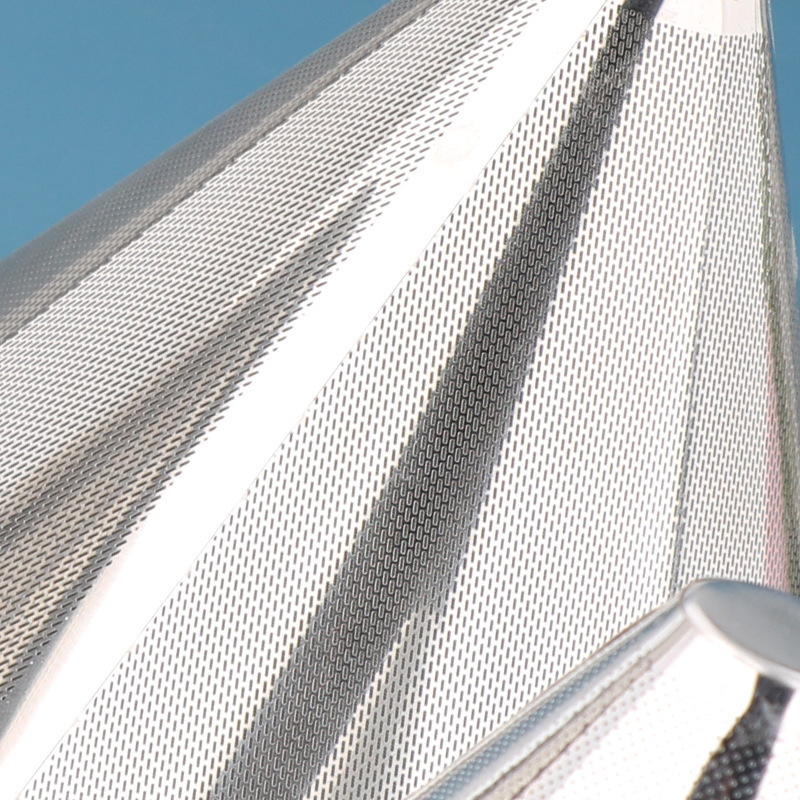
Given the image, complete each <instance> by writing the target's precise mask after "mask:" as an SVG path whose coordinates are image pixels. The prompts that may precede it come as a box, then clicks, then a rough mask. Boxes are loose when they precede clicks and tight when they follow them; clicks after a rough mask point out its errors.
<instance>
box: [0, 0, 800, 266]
mask: <svg viewBox="0 0 800 800" xmlns="http://www.w3.org/2000/svg"><path fill="white" fill-rule="evenodd" d="M381 5H382V2H381V0H338V2H337V1H336V0H290V2H280V3H278V2H276V0H239V1H238V2H236V3H229V2H224V1H223V0H192V1H191V2H189V0H68V2H64V0H16V2H15V1H14V0H7V1H6V2H0V257H2V256H4V255H6V254H8V253H9V252H11V251H12V250H14V249H16V248H17V247H20V246H21V245H23V244H25V242H27V241H28V240H29V239H31V238H33V237H34V236H36V235H37V234H39V233H41V232H42V231H43V230H45V229H46V228H48V227H49V226H50V225H52V224H54V223H55V222H58V221H59V220H60V219H61V218H62V217H64V216H66V215H67V214H68V213H70V212H71V211H74V210H75V209H76V208H78V207H80V206H81V205H83V204H84V203H85V202H87V201H88V200H90V199H91V198H92V197H94V196H95V195H97V194H99V193H100V192H102V191H103V190H104V189H107V188H108V187H110V186H112V185H113V184H114V183H116V182H117V181H118V180H120V179H121V178H123V177H125V176H126V175H127V174H129V173H130V172H132V171H133V170H135V169H136V168H137V167H139V166H141V165H142V164H145V163H146V162H147V161H149V160H150V159H152V158H154V157H155V156H157V155H158V154H159V153H161V152H162V151H164V150H165V149H167V148H168V147H170V146H171V145H173V144H175V143H176V142H178V141H179V140H180V139H182V138H184V137H185V136H187V135H189V134H190V133H192V132H193V131H194V130H195V129H196V128H198V127H200V126H201V125H202V124H204V123H205V122H208V121H209V120H210V119H211V118H213V117H215V116H216V115H217V114H220V113H221V112H223V111H225V110H226V109H227V108H229V107H230V106H231V105H233V104H234V103H236V102H237V101H239V100H241V99H242V98H243V97H245V96H246V95H248V94H250V92H252V91H255V90H256V89H257V88H259V87H260V86H262V85H263V84H265V83H267V82H268V81H270V80H271V79H272V78H274V77H276V76H277V75H279V74H280V73H281V72H283V71H284V70H285V69H287V68H288V67H290V66H292V65H293V64H294V63H296V62H297V61H299V60H301V59H302V58H303V57H305V56H306V55H308V54H309V53H311V52H313V51H314V50H316V49H317V48H318V47H321V46H322V45H324V44H325V43H326V42H328V41H329V40H330V39H332V38H333V37H334V36H336V35H338V34H339V33H342V32H343V31H345V30H346V29H347V28H349V27H350V26H351V25H354V24H355V23H356V22H358V21H359V20H360V19H362V18H363V17H365V16H366V15H368V14H369V13H371V12H372V11H374V10H376V9H377V8H378V7H380V6H381ZM773 18H774V22H775V39H776V72H777V83H778V92H779V108H780V114H781V128H782V133H783V141H784V158H785V161H786V167H787V174H788V181H789V195H790V200H791V199H794V203H793V217H794V223H795V229H796V230H798V231H800V217H799V216H798V215H799V214H800V208H799V207H800V138H799V137H798V136H797V134H796V133H795V131H796V129H797V125H798V120H800V86H798V83H797V81H796V76H798V74H799V72H798V70H799V69H800V47H798V44H797V37H798V32H799V31H800V2H798V0H773Z"/></svg>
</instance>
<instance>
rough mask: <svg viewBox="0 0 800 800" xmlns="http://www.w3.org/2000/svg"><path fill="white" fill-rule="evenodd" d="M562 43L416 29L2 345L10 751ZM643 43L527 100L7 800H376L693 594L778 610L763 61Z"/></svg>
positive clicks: (772, 147)
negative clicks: (305, 336) (315, 347)
mask: <svg viewBox="0 0 800 800" xmlns="http://www.w3.org/2000/svg"><path fill="white" fill-rule="evenodd" d="M558 4H559V3H558V0H540V1H538V2H537V1H534V0H506V1H505V2H492V3H480V2H473V1H472V0H440V2H438V3H434V4H433V5H432V7H431V8H430V9H429V10H428V11H427V12H426V13H425V14H424V15H421V16H420V17H419V18H418V19H417V20H416V21H413V22H410V23H409V24H407V25H406V26H405V27H403V28H402V30H400V31H399V32H397V33H396V34H395V35H394V36H392V37H391V38H390V39H389V40H388V41H386V42H385V43H384V44H383V45H382V46H381V47H380V48H376V49H373V50H372V51H371V52H370V54H369V55H367V56H366V57H365V58H364V59H363V60H362V61H360V62H359V63H358V64H357V65H356V66H353V67H352V68H351V69H350V70H349V71H347V72H346V73H344V74H342V75H341V76H340V77H338V79H337V80H335V81H332V82H331V83H330V85H328V86H327V88H324V89H323V90H321V91H320V92H319V93H318V94H317V95H316V96H315V97H314V98H313V99H310V100H309V101H308V102H307V103H306V104H305V105H304V106H303V107H302V108H299V109H298V110H297V111H296V112H295V113H293V114H291V115H290V116H288V117H287V118H286V119H285V120H284V121H283V122H282V124H280V125H279V126H277V127H275V128H274V130H271V131H270V132H268V133H267V134H266V135H263V136H262V138H260V139H259V140H258V141H257V142H256V143H254V144H253V145H252V146H251V147H250V148H249V149H248V150H247V151H246V152H244V153H242V155H240V156H239V157H238V158H237V160H236V161H234V163H232V164H231V165H230V166H228V167H227V168H226V169H224V170H222V171H220V172H219V174H217V175H216V176H215V177H213V178H212V179H210V180H209V181H208V182H207V183H206V184H205V185H204V186H203V187H202V188H201V189H200V190H198V191H197V192H195V193H194V194H193V195H191V196H190V197H188V198H187V199H185V200H184V201H183V202H181V203H180V204H179V205H178V206H177V207H176V208H175V209H174V210H173V211H172V212H171V213H169V214H167V215H166V216H164V217H163V219H161V220H160V221H158V222H157V223H156V224H154V225H152V226H151V227H150V228H148V229H147V230H146V231H144V232H143V233H142V235H141V236H140V237H139V238H138V239H137V240H136V241H133V242H132V243H130V244H129V245H128V246H126V247H123V248H122V249H121V250H120V251H119V252H118V253H117V254H116V255H114V256H113V258H111V260H110V261H108V263H106V264H105V265H104V266H102V267H100V268H99V269H96V270H95V271H94V272H92V273H91V274H90V275H88V276H87V277H86V278H85V279H84V280H83V281H82V282H81V283H80V284H79V285H78V286H77V287H76V288H74V289H73V290H72V291H70V292H68V293H67V294H64V295H63V296H62V297H61V298H60V299H59V300H57V301H56V302H54V303H52V305H50V306H49V307H48V308H47V310H46V311H45V312H43V313H41V314H39V315H38V316H37V317H36V318H35V319H33V320H32V321H31V322H30V323H29V324H28V325H27V326H25V327H24V328H23V329H21V330H20V331H19V332H18V333H17V334H16V335H15V336H14V337H13V338H11V339H9V340H7V341H6V342H5V343H4V344H3V345H2V347H1V348H0V369H2V370H3V373H4V377H3V381H4V384H6V385H8V386H10V387H12V390H11V391H9V392H8V393H7V394H4V395H3V397H2V399H0V402H1V403H2V404H3V406H4V407H3V409H2V415H0V437H2V439H1V440H2V442H3V450H2V452H3V456H4V458H6V459H7V461H6V466H5V467H4V477H5V478H6V483H7V491H6V492H4V495H3V497H2V499H0V503H2V508H3V514H4V518H5V519H6V521H7V527H6V533H5V534H4V536H5V539H4V540H3V551H2V557H3V558H4V559H5V562H4V563H3V564H2V565H0V575H1V576H2V577H0V597H2V602H3V603H4V605H3V609H2V610H3V613H4V616H3V618H2V619H3V623H2V626H0V676H2V678H3V680H4V687H5V688H4V695H3V697H4V698H5V703H6V707H7V708H8V712H7V719H8V720H10V721H13V718H14V714H15V713H16V710H17V703H18V698H19V697H21V694H22V693H21V689H23V688H25V687H26V686H28V685H29V684H30V683H31V682H32V681H33V680H34V678H35V677H36V675H37V674H38V673H37V672H36V670H35V669H34V668H32V667H37V666H38V665H39V664H41V663H46V657H47V653H48V648H49V647H51V646H52V643H53V642H54V641H55V640H56V637H57V636H58V635H59V633H60V632H61V631H62V630H63V626H64V621H65V620H66V618H67V617H68V615H69V614H70V613H71V612H72V611H73V610H74V609H75V608H77V607H78V606H79V604H80V599H81V597H82V596H83V595H84V594H86V592H87V591H88V590H89V589H90V588H91V586H92V584H93V581H94V578H95V576H96V574H97V573H99V572H100V571H101V570H103V569H104V568H105V566H106V564H107V563H108V562H109V561H110V560H112V559H113V557H114V554H115V553H117V552H118V551H119V552H120V555H119V556H118V557H117V560H119V559H124V558H125V554H126V550H125V547H126V545H125V541H126V539H127V537H128V536H129V534H130V533H131V532H135V531H136V530H137V526H139V525H140V524H141V520H142V519H143V518H144V517H146V516H147V513H149V510H150V509H153V508H155V509H156V510H158V504H159V502H160V498H161V495H162V492H163V491H165V488H168V487H169V485H170V483H171V482H172V481H174V480H175V479H176V476H179V475H180V474H182V471H184V472H185V471H186V469H188V467H187V464H188V465H191V461H192V457H193V455H192V454H193V452H194V450H195V448H196V446H197V445H198V443H199V442H202V441H203V440H204V437H206V435H207V432H208V431H209V430H210V429H211V428H212V427H213V426H214V425H216V424H217V422H218V421H219V420H220V419H223V418H224V417H225V415H226V413H228V412H227V411H226V407H227V404H228V403H229V402H231V398H232V397H234V396H243V395H246V394H247V392H248V391H250V389H249V388H248V380H249V379H250V376H251V375H252V374H253V372H254V371H255V369H256V367H257V365H258V364H259V363H260V359H262V358H263V357H264V356H265V354H269V353H270V352H273V351H279V350H280V349H281V347H284V346H285V341H286V339H287V337H291V331H292V329H293V325H294V324H295V323H296V321H297V320H298V319H302V317H303V315H304V314H305V313H306V312H307V309H309V308H312V307H313V304H314V303H315V302H316V301H315V298H316V297H324V295H325V292H326V291H328V288H327V287H328V286H329V281H330V280H331V279H332V276H334V275H335V274H336V271H337V270H338V269H339V265H340V264H346V263H347V260H348V258H354V257H356V256H357V254H358V249H359V247H360V242H361V241H362V239H363V237H365V236H366V235H368V233H369V230H370V227H371V226H373V225H375V224H376V221H379V220H380V218H381V215H384V214H388V213H389V211H387V209H389V210H391V203H392V202H393V197H394V196H395V193H396V192H399V191H400V189H399V188H398V187H401V186H402V184H403V182H404V181H405V180H407V178H408V175H409V174H411V173H412V172H413V170H414V169H415V168H416V166H417V165H418V164H420V163H421V162H422V161H423V159H424V158H425V157H426V155H427V154H429V153H430V152H431V150H432V147H433V144H434V142H435V140H436V139H437V137H438V136H439V135H440V134H441V132H442V131H443V130H444V129H446V127H447V125H448V123H449V121H450V120H451V119H452V118H453V117H454V116H455V115H456V114H457V113H458V111H459V109H460V108H461V107H462V106H463V105H464V104H465V103H466V102H467V101H468V97H469V96H470V94H471V93H472V92H474V90H475V87H476V86H477V85H479V84H480V82H481V80H482V79H483V78H484V77H485V76H487V75H490V73H491V70H492V69H493V68H494V65H495V62H496V61H497V60H498V59H499V58H500V56H501V54H502V53H503V52H504V50H505V49H507V48H508V47H509V46H510V45H511V44H512V43H513V41H514V40H515V38H516V37H517V36H519V35H521V32H523V31H524V30H525V28H526V26H530V25H534V24H535V23H536V21H537V19H538V17H537V11H538V10H539V9H540V8H542V7H548V6H553V5H558ZM658 7H659V4H658V3H656V2H651V3H647V2H640V1H638V0H637V2H628V3H621V2H614V1H612V2H609V3H607V4H606V5H605V6H604V8H603V10H602V12H601V13H600V14H599V16H598V17H597V18H596V19H595V21H594V22H593V23H592V25H591V26H590V28H589V29H588V30H587V32H586V35H585V36H584V37H582V38H581V39H580V40H579V41H578V42H577V43H576V44H575V46H574V47H573V48H572V50H571V51H570V52H569V54H568V56H567V58H566V59H565V60H564V62H563V63H561V64H560V65H559V66H558V67H557V69H556V70H555V72H554V73H553V75H552V78H551V79H550V80H549V81H548V83H547V84H546V86H545V88H544V89H543V91H541V93H538V95H537V93H536V92H534V93H533V94H534V95H536V96H535V99H533V102H532V103H531V105H530V106H529V108H528V110H527V112H526V113H525V114H524V116H523V117H522V118H521V119H519V120H518V121H517V124H516V125H515V126H514V127H513V129H512V130H510V131H509V132H508V134H507V136H506V137H505V139H504V140H503V141H502V144H501V146H500V148H499V149H498V150H497V151H496V152H495V154H494V156H493V157H492V159H491V161H490V162H489V163H488V164H487V165H486V166H485V168H484V169H483V171H482V172H481V173H480V174H479V175H476V176H475V180H474V182H473V184H472V186H471V188H470V189H469V191H468V193H467V194H466V195H465V196H463V197H462V198H461V199H460V201H459V202H458V204H457V206H456V207H455V209H453V210H452V213H451V214H450V216H449V217H448V219H447V220H446V221H445V223H444V225H443V226H442V227H441V228H440V229H439V230H438V232H437V233H436V235H435V236H434V238H433V240H431V241H430V242H429V243H428V244H427V247H425V248H424V250H423V251H422V252H421V253H420V252H419V251H417V253H416V254H415V258H416V259H417V260H416V263H409V264H408V271H407V274H406V275H405V277H404V278H403V279H402V281H401V283H400V284H399V285H398V286H397V287H396V289H395V290H394V291H393V293H392V294H391V296H390V297H389V299H388V301H387V302H386V303H385V304H383V306H382V307H381V309H380V311H379V312H378V314H377V316H375V318H374V319H373V321H372V322H371V324H370V325H369V328H368V329H367V330H366V331H365V332H364V333H363V335H362V336H361V337H360V339H358V341H357V342H354V343H353V346H352V347H351V348H350V352H349V354H348V355H347V356H346V358H345V359H344V361H342V362H341V364H340V365H339V366H338V368H337V369H336V371H335V372H334V374H333V375H332V376H330V378H329V380H328V381H327V383H326V384H325V385H324V388H322V390H321V391H320V392H319V393H318V394H317V396H316V399H315V400H314V402H313V403H312V405H311V406H310V407H309V408H307V409H306V408H298V409H297V415H298V416H300V415H301V414H302V418H301V419H300V421H299V423H298V424H297V425H296V426H295V427H294V429H293V430H292V431H291V433H290V435H289V436H288V438H286V439H285V441H283V443H282V444H281V446H280V447H279V449H278V450H277V451H276V452H275V453H274V455H273V453H272V451H268V452H264V453H263V454H262V460H261V462H260V464H259V466H260V467H262V466H263V468H262V469H261V471H260V472H258V474H256V472H253V474H252V475H250V476H248V481H247V483H243V484H242V485H241V487H240V490H239V494H240V496H241V500H240V502H239V503H238V505H236V507H234V508H233V509H232V510H231V511H230V513H229V515H228V518H227V520H226V521H225V523H224V524H223V525H222V527H221V528H220V529H219V531H218V532H217V533H216V534H215V535H214V537H213V539H212V540H211V542H210V543H209V545H208V547H207V548H206V549H205V551H204V552H203V554H202V555H201V556H200V558H199V559H198V560H197V562H196V564H195V565H194V566H193V567H192V569H191V571H190V572H189V574H188V575H186V576H185V577H184V579H183V580H182V581H181V583H180V584H179V585H178V586H177V587H176V588H175V591H174V592H173V594H172V595H171V597H170V598H169V600H168V602H167V603H166V604H165V605H164V606H163V607H162V608H161V609H160V610H159V611H158V613H157V614H156V616H155V617H154V618H153V619H152V621H151V622H150V624H149V625H148V626H147V628H146V630H145V631H144V632H143V633H142V635H141V637H140V639H139V640H138V643H137V644H136V646H135V647H134V648H133V649H132V650H131V652H129V653H128V654H127V655H126V656H125V657H124V659H123V660H122V662H121V663H120V664H119V665H118V666H117V668H116V669H115V670H114V671H113V673H112V674H111V676H110V677H109V679H108V681H107V682H106V684H105V685H104V686H103V688H102V689H100V691H99V692H98V693H97V695H96V696H95V698H94V699H93V700H92V701H91V703H90V704H89V706H88V707H87V708H86V709H85V710H84V712H83V713H82V714H81V716H80V717H79V719H78V720H77V721H76V722H75V724H74V725H73V726H72V728H71V729H70V730H69V731H68V732H67V733H66V735H65V736H64V738H63V739H62V741H61V743H60V744H59V745H58V746H57V748H56V749H55V750H54V751H53V753H52V754H51V755H50V756H49V758H48V759H47V760H46V761H45V763H44V764H43V765H42V767H41V770H40V771H39V773H38V774H37V775H36V777H35V778H34V779H33V781H32V782H31V783H30V785H29V786H28V788H27V789H26V791H25V792H24V793H23V795H22V796H23V797H25V798H29V799H30V800H33V799H34V798H37V799H38V798H58V797H64V798H66V797H70V798H73V797H93V796H96V797H109V798H110V797H152V796H169V797H175V798H178V797H185V798H190V797H191V798H195V797H203V796H208V797H213V798H216V800H228V798H243V797H276V798H277V797H301V796H302V797H315V798H332V797H366V796H381V797H393V798H401V797H404V796H407V795H408V794H410V793H411V792H413V791H415V790H416V789H418V788H419V787H420V786H422V785H423V784H424V783H425V782H427V781H428V780H429V779H430V778H432V777H433V776H434V775H436V774H437V773H438V772H440V771H441V770H442V769H444V768H445V767H446V766H447V765H448V764H449V763H451V762H452V761H453V760H454V759H456V758H457V757H459V756H460V755H461V754H463V753H464V752H465V751H466V750H467V749H469V748H470V747H472V746H473V745H474V744H475V743H476V742H478V741H479V740H480V739H481V738H483V737H484V736H485V735H487V734H488V733H489V732H490V731H491V730H493V729H494V728H496V727H497V726H498V725H499V724H500V723H502V722H503V721H504V720H505V719H507V718H508V717H509V716H510V715H511V714H513V713H514V712H515V711H517V710H518V709H519V708H520V707H521V706H522V705H524V704H525V703H527V702H528V701H530V700H531V699H532V698H533V697H535V696H536V695H537V694H538V693H540V692H541V691H542V690H544V689H545V688H546V687H547V686H549V685H550V684H551V683H553V681H555V680H556V679H558V678H559V677H561V676H563V675H564V674H565V672H566V671H568V670H569V669H570V668H571V667H573V666H575V665H576V664H577V663H579V662H580V661H581V660H583V659H584V658H585V657H586V656H587V655H588V654H589V653H591V652H593V651H594V650H596V649H597V648H598V647H599V646H600V645H601V644H602V643H603V642H604V641H606V640H607V639H608V638H609V637H611V636H613V635H614V634H616V633H618V632H619V631H620V630H622V629H623V628H624V627H625V626H627V625H629V624H631V623H632V622H633V621H634V620H636V619H637V618H639V617H640V616H641V615H643V614H644V613H646V612H647V611H648V610H649V609H651V608H653V607H654V606H655V605H657V604H658V603H660V602H663V601H664V600H665V599H666V598H667V597H668V596H669V595H670V594H672V593H673V592H674V591H675V590H676V589H677V588H679V587H680V586H682V585H684V584H685V583H686V582H688V581H689V580H691V579H693V578H695V577H701V576H711V575H715V576H724V577H735V578H741V579H747V580H752V581H756V582H764V583H769V584H771V585H774V586H777V587H780V588H795V587H796V585H797V579H798V576H797V565H796V558H795V544H794V541H795V536H796V533H797V530H796V528H797V503H798V492H797V486H796V475H797V470H796V465H797V455H798V453H797V419H796V415H795V409H796V371H795V365H794V361H793V358H794V356H793V355H792V354H793V352H794V350H793V348H794V346H795V338H794V329H793V327H792V326H793V315H794V281H795V278H796V275H795V274H794V272H793V270H794V259H793V253H792V250H791V245H790V234H789V231H788V224H787V222H786V214H785V209H784V207H783V202H784V201H783V188H782V184H781V176H780V160H779V153H778V147H777V140H776V134H775V122H774V109H773V99H772V89H771V73H770V66H769V50H768V43H767V41H766V39H765V36H764V34H763V33H760V32H753V33H750V34H746V35H745V34H741V35H726V36H721V35H714V34H710V33H700V32H692V31H689V30H687V29H685V28H682V27H677V26H675V25H673V24H668V23H666V22H661V21H659V20H658V18H657V17H656V20H655V22H653V21H652V17H653V15H654V14H656V13H657V11H658ZM403 8H405V6H402V7H401V6H398V7H397V9H396V11H397V13H398V14H399V13H400V11H402V9H403ZM387 13H388V12H387ZM390 16H391V14H390ZM554 66H555V65H554ZM337 74H338V73H337ZM527 102H528V101H526V104H527ZM687 110H689V111H687ZM467 133H469V131H467ZM465 146H467V145H465ZM409 235H410V232H409ZM373 268H374V270H376V271H379V270H380V269H381V268H382V265H381V263H375V264H374V265H373ZM355 302H357V300H354V303H355ZM319 335H320V336H321V337H324V336H326V331H320V333H319ZM297 369H298V370H302V369H303V365H302V364H298V365H297ZM282 391H284V388H283V387H281V386H280V385H277V386H275V387H274V392H275V393H280V392H282ZM219 469H220V470H225V469H226V465H225V464H220V465H219ZM253 479H254V482H253V483H252V485H250V486H249V489H248V488H247V486H248V483H249V482H250V480H253ZM245 492H246V493H245ZM120 548H122V549H121V550H120ZM57 665H58V662H57V660H56V661H55V666H56V667H57ZM1 757H2V749H0V758H1Z"/></svg>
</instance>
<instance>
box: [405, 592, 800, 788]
mask: <svg viewBox="0 0 800 800" xmlns="http://www.w3.org/2000/svg"><path fill="white" fill-rule="evenodd" d="M798 688H800V600H798V599H797V598H796V597H793V596H791V595H788V594H782V593H779V592H775V591H773V590H769V589H764V588H763V587H758V586H753V585H750V584H743V583H734V582H731V581H703V582H700V583H696V584H694V585H692V586H691V587H690V588H689V589H687V590H686V591H685V592H684V593H683V595H682V597H681V598H680V600H678V601H675V602H672V603H670V604H668V605H667V606H665V607H664V608H663V609H660V610H659V611H658V612H656V613H654V614H652V615H650V616H649V617H647V618H646V619H645V620H643V621H642V622H641V623H639V624H638V625H636V626H634V627H633V628H632V629H631V630H629V631H626V632H625V633H624V634H623V635H622V636H620V637H619V638H618V639H617V640H615V641H614V642H613V643H612V644H610V645H608V646H607V647H606V648H604V649H603V650H602V651H601V652H600V653H598V654H597V655H596V656H594V657H592V658H591V659H589V660H588V661H587V662H586V664H585V665H583V666H581V667H580V668H579V669H577V670H576V671H575V672H573V673H572V674H571V675H570V676H569V677H568V678H566V679H564V680H563V681H561V682H560V683H558V684H557V685H556V686H555V687H553V688H552V689H551V690H550V691H548V692H547V693H545V695H544V696H543V697H542V698H541V699H540V700H539V701H538V702H537V703H536V704H534V705H533V706H532V707H531V708H529V709H526V710H525V711H524V712H523V713H522V714H520V715H519V716H518V717H517V718H516V719H514V720H512V721H511V722H509V723H507V724H506V726H505V727H504V728H503V729H502V730H501V731H498V732H497V733H496V734H495V735H494V736H493V737H491V738H490V739H489V740H488V741H487V742H486V743H484V744H483V745H482V746H481V747H480V748H478V749H476V750H475V751H474V752H473V753H471V754H470V755H469V756H468V757H467V758H465V759H464V760H463V761H462V763H460V764H459V765H457V766H456V767H455V768H453V770H452V771H451V772H450V773H449V774H447V775H444V776H443V777H442V778H441V779H439V780H438V781H437V782H436V783H435V785H433V786H430V787H428V789H427V790H425V791H423V792H422V793H421V794H420V795H417V796H416V797H415V800H472V799H473V798H475V799H477V798H483V800H500V798H503V799H505V798H512V797H513V798H519V800H533V799H534V798H542V799H543V798H553V800H555V798H559V800H565V799H566V798H581V797H597V798H605V797H609V798H611V797H613V798H615V800H622V799H623V798H631V800H633V799H634V798H641V797H649V798H654V800H655V799H656V798H664V800H667V798H680V800H686V798H689V799H690V800H702V799H704V798H715V799H718V800H733V798H747V797H759V798H762V800H767V799H769V800H779V798H790V797H795V796H796V795H797V786H798V781H800V768H799V767H798V752H800V751H798V747H800V714H799V713H798V709H797V701H796V699H795V692H796V690H797V689H798Z"/></svg>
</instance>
